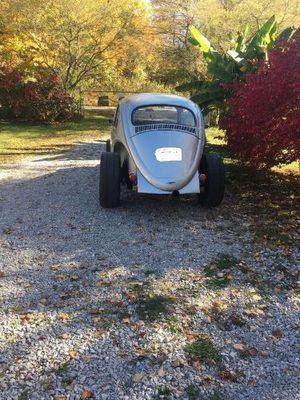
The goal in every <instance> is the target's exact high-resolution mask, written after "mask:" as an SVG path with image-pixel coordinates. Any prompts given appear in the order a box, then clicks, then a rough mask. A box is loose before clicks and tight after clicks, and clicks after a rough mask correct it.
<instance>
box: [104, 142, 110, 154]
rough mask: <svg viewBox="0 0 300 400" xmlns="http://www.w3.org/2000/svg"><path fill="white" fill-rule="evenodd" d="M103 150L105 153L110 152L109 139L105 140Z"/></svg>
mask: <svg viewBox="0 0 300 400" xmlns="http://www.w3.org/2000/svg"><path fill="white" fill-rule="evenodd" d="M105 151H106V152H107V153H110V152H111V146H110V140H109V139H108V140H107V141H106V142H105Z"/></svg>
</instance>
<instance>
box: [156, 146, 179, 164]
mask: <svg viewBox="0 0 300 400" xmlns="http://www.w3.org/2000/svg"><path fill="white" fill-rule="evenodd" d="M155 157H156V159H157V161H160V162H164V161H182V150H181V149H180V148H179V147H162V148H160V149H157V150H156V151H155Z"/></svg>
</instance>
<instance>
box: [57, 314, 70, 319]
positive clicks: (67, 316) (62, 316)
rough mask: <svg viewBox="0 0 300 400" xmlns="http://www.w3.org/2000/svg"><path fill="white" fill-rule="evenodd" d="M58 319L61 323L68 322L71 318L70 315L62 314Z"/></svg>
mask: <svg viewBox="0 0 300 400" xmlns="http://www.w3.org/2000/svg"><path fill="white" fill-rule="evenodd" d="M58 319H60V320H61V321H67V320H68V319H70V316H69V314H68V313H60V314H59V316H58Z"/></svg>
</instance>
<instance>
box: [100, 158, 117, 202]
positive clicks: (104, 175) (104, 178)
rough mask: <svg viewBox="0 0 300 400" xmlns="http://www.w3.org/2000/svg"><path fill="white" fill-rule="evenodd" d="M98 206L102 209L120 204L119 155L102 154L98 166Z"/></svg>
mask: <svg viewBox="0 0 300 400" xmlns="http://www.w3.org/2000/svg"><path fill="white" fill-rule="evenodd" d="M99 200H100V205H101V206H102V207H104V208H112V207H117V206H118V205H119V204H120V155H119V153H107V152H104V153H102V155H101V164H100V185H99Z"/></svg>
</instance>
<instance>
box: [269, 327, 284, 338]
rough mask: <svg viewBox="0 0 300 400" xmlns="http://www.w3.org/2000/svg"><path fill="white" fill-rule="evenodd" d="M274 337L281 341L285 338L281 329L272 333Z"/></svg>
mask: <svg viewBox="0 0 300 400" xmlns="http://www.w3.org/2000/svg"><path fill="white" fill-rule="evenodd" d="M272 336H274V337H276V338H277V339H280V338H282V336H283V332H282V330H281V329H274V330H273V331H272Z"/></svg>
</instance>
